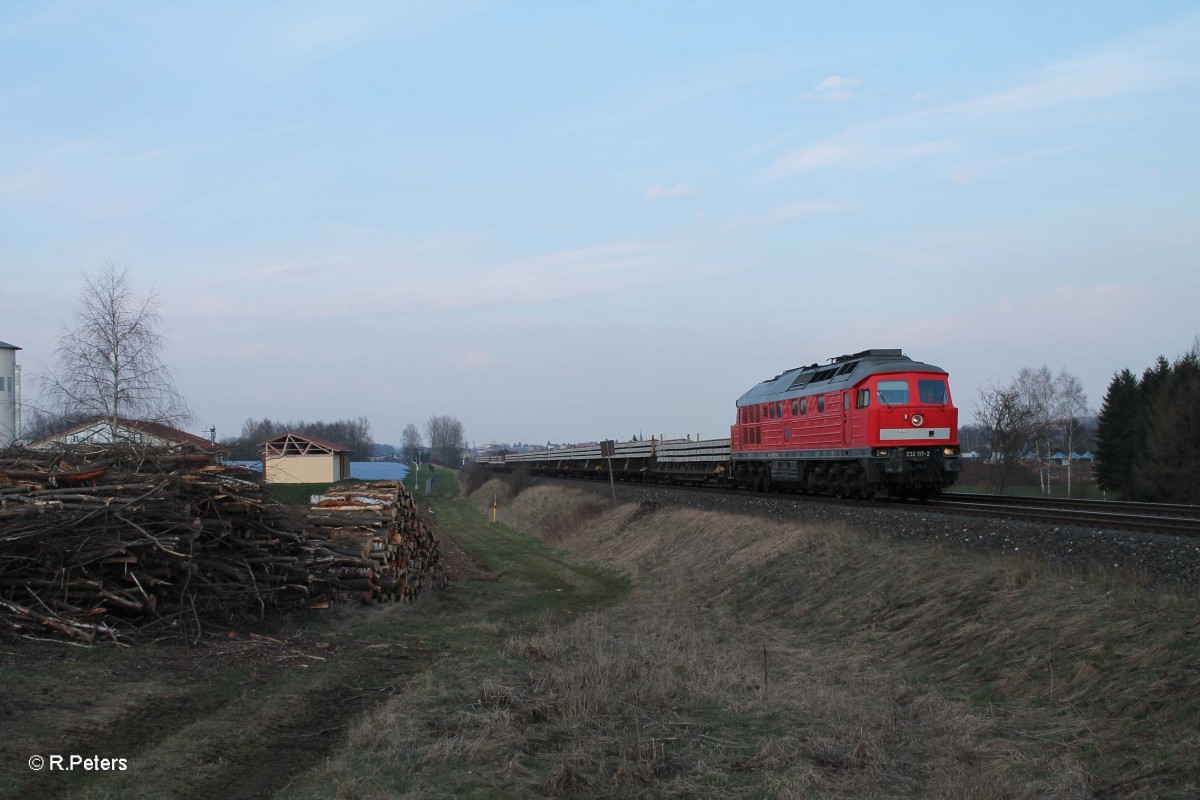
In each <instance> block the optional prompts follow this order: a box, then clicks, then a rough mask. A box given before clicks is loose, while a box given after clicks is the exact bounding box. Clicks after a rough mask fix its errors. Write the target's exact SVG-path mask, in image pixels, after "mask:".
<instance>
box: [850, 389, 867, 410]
mask: <svg viewBox="0 0 1200 800" xmlns="http://www.w3.org/2000/svg"><path fill="white" fill-rule="evenodd" d="M854 405H855V407H857V408H866V407H867V406H869V405H871V390H870V389H859V390H858V396H857V397H856V398H855V402H854Z"/></svg>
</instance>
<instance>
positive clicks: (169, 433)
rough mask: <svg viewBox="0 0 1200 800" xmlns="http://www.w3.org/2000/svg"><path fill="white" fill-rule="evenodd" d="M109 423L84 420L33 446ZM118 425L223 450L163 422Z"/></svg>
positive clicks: (121, 419) (133, 421)
mask: <svg viewBox="0 0 1200 800" xmlns="http://www.w3.org/2000/svg"><path fill="white" fill-rule="evenodd" d="M107 421H108V418H107V417H92V418H91V419H88V420H84V421H83V422H80V423H78V424H76V425H72V426H71V427H69V428H67V429H66V430H62V431H59V432H58V433H56V434H54V435H52V436H47V437H45V438H43V439H38V440H37V441H36V442H33V443H32V444H34V445H37V444H41V443H42V442H49V441H52V440H54V439H58V438H61V437H63V436H67V435H68V434H72V433H75V432H76V431H81V430H84V429H86V428H90V427H91V426H93V425H95V424H96V423H97V422H107ZM117 425H118V426H120V427H122V428H127V429H129V430H134V431H138V432H140V433H144V434H146V435H147V436H154V437H157V438H159V439H162V440H164V441H167V442H171V443H173V444H186V445H191V446H192V447H198V448H200V449H201V450H207V451H209V452H212V451H216V450H221V449H222V448H221V446H220V445H215V444H213V443H212V442H210V441H209V440H208V439H205V438H203V437H201V436H196V435H195V434H194V433H188V432H187V431H181V430H179V429H178V428H172V427H171V426H170V425H164V424H163V423H161V422H151V421H149V420H142V419H125V418H124V417H118V418H117Z"/></svg>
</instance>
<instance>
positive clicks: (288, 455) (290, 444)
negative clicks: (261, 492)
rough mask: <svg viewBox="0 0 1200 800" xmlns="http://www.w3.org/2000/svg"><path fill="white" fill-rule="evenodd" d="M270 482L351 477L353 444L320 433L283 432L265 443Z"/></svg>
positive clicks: (266, 475) (265, 465)
mask: <svg viewBox="0 0 1200 800" xmlns="http://www.w3.org/2000/svg"><path fill="white" fill-rule="evenodd" d="M262 460H263V480H265V481H266V482H267V483H331V482H333V481H340V480H344V479H346V478H349V477H350V448H349V447H346V446H345V445H342V444H337V443H336V442H330V441H328V440H326V439H321V438H319V437H317V436H308V435H306V434H303V433H290V432H289V433H281V434H280V435H278V436H276V437H275V438H273V439H268V440H266V441H265V442H263V443H262Z"/></svg>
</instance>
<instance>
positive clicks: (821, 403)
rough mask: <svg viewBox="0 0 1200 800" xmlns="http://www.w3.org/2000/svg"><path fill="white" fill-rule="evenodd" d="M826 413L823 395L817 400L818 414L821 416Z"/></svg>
mask: <svg viewBox="0 0 1200 800" xmlns="http://www.w3.org/2000/svg"><path fill="white" fill-rule="evenodd" d="M824 411H825V396H824V395H822V396H820V397H818V398H817V413H818V414H820V413H822V412H824Z"/></svg>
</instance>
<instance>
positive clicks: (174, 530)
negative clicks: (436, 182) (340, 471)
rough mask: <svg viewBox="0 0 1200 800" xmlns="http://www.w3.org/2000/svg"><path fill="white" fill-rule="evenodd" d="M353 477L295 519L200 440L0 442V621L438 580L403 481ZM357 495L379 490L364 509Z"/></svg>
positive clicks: (77, 634)
mask: <svg viewBox="0 0 1200 800" xmlns="http://www.w3.org/2000/svg"><path fill="white" fill-rule="evenodd" d="M366 486H369V487H370V489H369V490H367V489H365V487H364V488H362V489H360V488H359V487H356V488H355V489H354V490H353V494H351V495H349V496H342V495H339V497H341V498H342V499H343V500H345V501H346V502H345V503H340V504H339V505H335V506H334V508H336V509H338V510H336V511H331V512H326V511H324V510H319V509H321V503H322V502H327V501H318V503H317V508H315V509H314V511H313V518H312V522H313V523H315V524H314V525H309V524H307V523H306V522H305V521H304V520H302V519H299V518H297V516H296V515H295V514H293V513H292V512H291V511H289V509H287V508H286V507H285V506H283V505H281V504H280V503H278V502H277V501H275V500H274V499H273V498H272V497H271V496H270V495H269V494H268V492H267V491H266V488H265V486H264V485H263V484H262V483H261V482H260V481H259V480H258V477H257V474H256V473H254V472H252V471H250V470H248V469H246V468H244V467H234V466H225V465H220V464H214V463H213V462H212V459H211V457H210V456H208V455H207V454H203V453H197V452H145V451H141V452H138V451H136V450H131V449H129V448H120V449H115V448H112V447H105V448H100V447H93V448H88V449H75V450H71V451H66V452H64V451H59V452H56V453H42V452H35V451H21V452H19V453H17V454H12V453H9V454H8V455H7V457H0V635H8V636H18V637H25V638H38V637H39V636H41V635H45V634H50V635H55V634H57V635H58V636H62V637H67V638H69V639H72V640H77V641H87V642H93V641H102V640H112V641H119V640H122V639H125V638H127V637H129V636H131V635H132V634H135V633H138V632H148V633H155V632H160V631H164V630H166V631H171V630H176V631H186V632H187V633H188V635H191V634H192V633H195V635H196V637H197V638H198V637H199V636H200V635H201V634H202V633H203V632H204V629H205V628H206V627H208V628H209V629H210V630H211V629H212V628H213V626H216V627H218V628H224V627H225V626H227V625H229V624H230V623H232V622H234V621H236V620H238V619H240V618H244V617H245V616H247V615H250V614H261V613H262V612H263V611H265V610H266V609H268V608H282V609H290V608H304V607H316V608H321V607H326V606H328V605H329V601H330V600H333V599H343V598H348V597H356V598H361V599H363V600H367V601H369V602H378V601H381V600H391V599H400V598H411V597H415V596H416V594H417V593H418V592H419V591H420V589H421V587H422V585H423V584H424V583H425V582H427V581H432V582H433V583H434V584H435V585H436V584H444V582H445V575H444V573H443V572H442V569H441V566H440V564H439V563H438V558H439V551H438V545H437V540H436V539H435V538H434V537H433V536H432V535H431V534H430V532H429V530H428V528H427V527H426V526H425V525H424V524H423V523H422V522H421V520H420V515H419V514H418V513H417V512H416V509H415V507H414V505H413V503H412V500H411V498H410V497H409V496H408V494H407V492H406V491H404V489H403V488H402V487H400V486H399V484H396V483H389V484H386V485H385V484H367V485H366ZM360 491H361V492H366V493H362V494H360ZM360 496H361V497H363V498H373V499H378V501H379V502H378V505H379V508H378V510H377V511H376V510H372V511H370V512H366V513H369V514H370V515H371V517H372V518H371V519H369V520H368V519H364V518H363V516H364V512H363V511H362V510H361V509H360V508H357V506H358V505H359V504H360V503H362V501H360V500H359V499H358V498H359V497H360ZM331 497H332V496H331ZM346 505H352V506H356V510H354V511H350V510H348V509H344V506H346ZM325 508H326V509H328V508H330V506H328V505H327V506H325ZM351 520H352V521H351ZM335 521H336V522H337V524H336V525H332V526H331V525H330V524H328V523H330V522H335ZM368 531H369V532H370V533H368Z"/></svg>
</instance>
